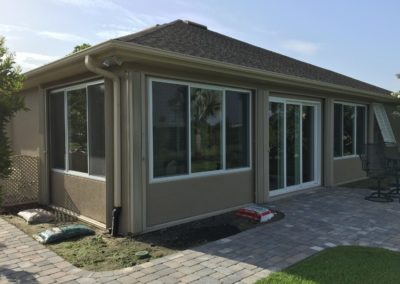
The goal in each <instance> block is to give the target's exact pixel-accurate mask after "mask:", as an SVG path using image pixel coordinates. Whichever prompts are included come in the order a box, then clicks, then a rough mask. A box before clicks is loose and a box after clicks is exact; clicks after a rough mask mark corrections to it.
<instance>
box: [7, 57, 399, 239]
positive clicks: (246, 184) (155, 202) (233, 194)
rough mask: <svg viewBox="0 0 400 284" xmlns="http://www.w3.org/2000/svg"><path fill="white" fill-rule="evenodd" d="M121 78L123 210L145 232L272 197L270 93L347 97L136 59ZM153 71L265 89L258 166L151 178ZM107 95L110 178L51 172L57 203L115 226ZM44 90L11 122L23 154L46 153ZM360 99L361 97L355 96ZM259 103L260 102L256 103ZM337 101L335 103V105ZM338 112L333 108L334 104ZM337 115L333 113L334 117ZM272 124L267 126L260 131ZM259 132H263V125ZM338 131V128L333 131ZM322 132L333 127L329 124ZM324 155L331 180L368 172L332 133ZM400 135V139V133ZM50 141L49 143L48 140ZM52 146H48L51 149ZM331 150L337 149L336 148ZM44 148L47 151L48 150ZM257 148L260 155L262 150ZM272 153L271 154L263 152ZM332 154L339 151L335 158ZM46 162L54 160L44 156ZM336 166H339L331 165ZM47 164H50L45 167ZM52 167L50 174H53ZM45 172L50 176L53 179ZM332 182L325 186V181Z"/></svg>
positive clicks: (124, 228) (256, 143)
mask: <svg viewBox="0 0 400 284" xmlns="http://www.w3.org/2000/svg"><path fill="white" fill-rule="evenodd" d="M117 72H118V74H119V76H120V77H121V86H122V90H123V92H122V112H121V117H122V121H121V123H122V125H121V127H122V137H121V146H122V150H123V152H122V163H123V172H122V185H123V186H122V190H123V192H122V197H123V198H122V215H121V232H122V233H127V232H134V233H139V232H141V231H143V230H145V229H149V228H150V229H151V227H157V226H159V225H161V224H164V223H168V222H174V221H179V220H184V219H186V220H187V218H192V217H196V216H199V215H202V214H208V213H213V212H218V211H222V210H227V209H230V208H234V207H237V206H241V205H244V204H247V203H251V202H255V201H260V202H262V201H267V200H268V186H269V185H268V163H269V160H268V151H267V150H266V149H267V147H268V121H267V115H266V112H267V109H266V106H267V105H268V98H269V96H282V97H288V98H294V99H305V100H310V99H312V100H318V101H319V102H327V99H328V98H330V100H332V99H334V98H336V97H337V98H338V100H345V99H346V100H347V99H348V98H349V97H348V96H344V95H340V94H338V95H335V94H332V93H330V94H326V93H325V94H324V93H320V92H319V91H318V90H316V89H313V90H311V89H310V90H307V89H305V88H294V87H290V88H285V86H282V85H276V84H274V85H264V84H260V83H258V82H257V81H256V80H255V79H254V80H253V81H252V80H243V78H241V77H239V76H236V77H235V76H233V75H232V76H229V77H228V75H222V74H217V73H215V74H213V73H210V72H208V73H204V72H200V71H197V70H195V69H194V68H192V69H187V68H185V69H180V70H179V69H173V68H172V67H171V69H169V68H166V67H165V65H163V66H161V65H160V66H146V65H129V64H126V65H125V64H124V65H123V66H122V67H121V68H120V69H119V70H117ZM92 75H93V74H85V75H82V76H78V77H77V78H75V79H76V80H82V79H83V78H89V77H87V76H92ZM146 76H151V77H161V78H168V79H175V80H180V81H191V82H200V83H205V84H212V85H221V86H230V87H237V88H242V89H249V90H253V91H254V92H256V93H255V96H259V95H260V94H262V99H258V100H257V99H256V98H255V97H254V96H253V101H252V103H253V110H252V111H253V118H252V127H253V129H252V133H253V137H252V139H253V140H252V152H253V153H252V155H253V158H252V161H253V164H252V168H251V170H247V171H242V172H227V173H221V174H218V175H209V176H204V177H193V178H185V179H180V180H174V181H168V182H155V183H149V177H148V162H149V161H148V145H149V143H148V142H149V141H148V133H147V131H148V127H149V126H148V122H147V117H148V104H147V96H148V94H147V90H146V86H147V80H146ZM72 81H73V80H72V79H69V80H68V79H66V80H62V81H59V82H56V83H54V84H47V85H46V86H45V87H50V86H54V85H63V84H68V83H70V82H72ZM106 90H107V91H106V101H107V106H106V108H107V110H106V116H107V122H106V124H107V130H106V133H107V143H106V148H107V150H106V152H107V154H106V155H107V158H106V159H107V174H106V175H107V182H102V181H98V180H93V179H87V178H83V177H77V176H71V175H66V174H63V173H59V172H51V173H50V174H49V176H50V188H51V191H50V196H51V199H50V201H51V203H52V204H54V205H57V206H61V207H64V208H66V209H69V210H72V211H74V212H76V213H79V214H81V215H84V216H87V217H90V218H92V219H94V220H97V221H99V222H102V223H107V225H108V226H109V225H110V222H111V219H110V218H111V209H112V202H113V195H112V193H113V191H112V190H113V183H112V181H113V157H112V155H113V154H112V153H113V141H112V140H113V139H112V100H113V99H112V96H111V84H110V82H108V81H107V80H106ZM39 93H40V90H39V89H35V90H31V91H27V92H24V93H23V95H25V96H26V103H27V107H29V108H30V111H29V112H26V113H22V112H21V113H19V114H18V115H17V117H16V118H15V119H14V121H13V123H12V124H11V125H10V132H11V133H12V137H13V149H14V152H15V153H16V154H35V155H39V154H40V152H41V150H40V149H41V147H43V146H41V143H42V142H41V141H42V138H43V133H44V131H43V129H44V119H43V118H42V117H44V114H43V109H44V108H43V102H44V100H43V98H42V97H41V96H40V94H39ZM355 100H356V99H355ZM331 103H332V101H330V103H329V104H328V103H325V104H324V103H323V104H321V106H322V113H321V115H322V117H321V118H322V120H323V123H324V124H323V125H324V126H326V125H328V124H329V129H331V128H332V127H333V126H332V123H329V122H328V121H327V120H328V119H329V117H327V116H325V115H324V113H325V108H326V107H327V106H329V105H330V104H331ZM255 104H256V105H255ZM330 106H331V105H330ZM331 112H332V110H331ZM332 119H333V117H332ZM256 126H257V128H258V127H260V128H262V129H264V132H260V131H259V129H255V128H254V127H256ZM392 126H393V128H394V131H395V134H396V135H397V137H399V138H400V123H397V124H396V123H395V122H393V121H392ZM257 130H258V131H257ZM331 130H333V129H331ZM322 131H327V130H326V129H324V127H323V128H322ZM323 135H324V134H323V133H321V139H324V140H322V141H324V142H323V143H324V145H323V147H322V148H323V149H322V150H324V152H323V153H324V154H323V155H322V157H321V159H322V161H321V162H322V165H321V166H322V167H323V169H321V171H322V170H323V175H322V178H323V179H322V180H323V183H328V181H327V179H324V176H327V175H328V174H327V173H328V172H331V173H332V175H333V184H341V183H346V182H350V181H352V180H357V179H360V178H363V177H365V174H364V172H363V171H362V170H361V164H360V161H359V159H358V158H352V159H341V160H333V159H328V160H327V161H326V162H325V163H324V161H325V159H326V155H327V153H329V155H332V153H331V152H332V151H331V150H329V149H330V147H333V141H331V142H329V141H328V140H330V139H329V137H330V135H326V137H325V136H323ZM399 141H400V139H399ZM42 144H43V143H42ZM44 150H45V149H44ZM328 150H329V151H328ZM42 152H43V151H42ZM254 153H256V154H254ZM255 155H264V157H262V158H260V157H255ZM331 158H332V157H331ZM43 160H46V159H43ZM329 166H330V167H331V168H332V169H330V168H329ZM42 168H43V169H45V165H44V164H43V165H42ZM47 174H48V173H47V172H46V175H47ZM46 175H45V178H46ZM322 185H324V184H322Z"/></svg>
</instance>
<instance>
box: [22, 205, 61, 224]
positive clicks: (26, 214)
mask: <svg viewBox="0 0 400 284" xmlns="http://www.w3.org/2000/svg"><path fill="white" fill-rule="evenodd" d="M18 216H20V217H22V218H23V219H24V220H25V221H26V222H28V224H39V223H48V222H51V221H53V220H54V214H53V213H51V212H49V211H47V210H44V209H40V208H36V209H28V210H23V211H20V212H18Z"/></svg>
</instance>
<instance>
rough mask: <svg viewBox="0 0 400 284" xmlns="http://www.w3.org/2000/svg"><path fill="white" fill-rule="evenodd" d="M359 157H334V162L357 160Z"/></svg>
mask: <svg viewBox="0 0 400 284" xmlns="http://www.w3.org/2000/svg"><path fill="white" fill-rule="evenodd" d="M359 158H360V156H359V155H349V156H342V157H334V158H333V160H334V161H340V160H349V159H359Z"/></svg>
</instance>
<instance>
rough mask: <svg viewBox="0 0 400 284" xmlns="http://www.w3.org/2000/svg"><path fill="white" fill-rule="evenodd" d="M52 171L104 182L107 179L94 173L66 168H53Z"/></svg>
mask: <svg viewBox="0 0 400 284" xmlns="http://www.w3.org/2000/svg"><path fill="white" fill-rule="evenodd" d="M51 171H52V172H55V173H59V174H63V175H68V176H74V177H80V178H85V179H91V180H97V181H103V182H105V181H106V178H105V177H99V176H92V175H89V174H86V173H81V172H75V171H65V170H60V169H51Z"/></svg>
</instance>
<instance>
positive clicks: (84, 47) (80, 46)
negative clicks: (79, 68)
mask: <svg viewBox="0 0 400 284" xmlns="http://www.w3.org/2000/svg"><path fill="white" fill-rule="evenodd" d="M89 47H91V45H90V44H88V43H82V44H80V45H77V46H75V47H74V50H73V51H72V53H73V54H74V53H77V52H79V51H82V50H84V49H86V48H89Z"/></svg>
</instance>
